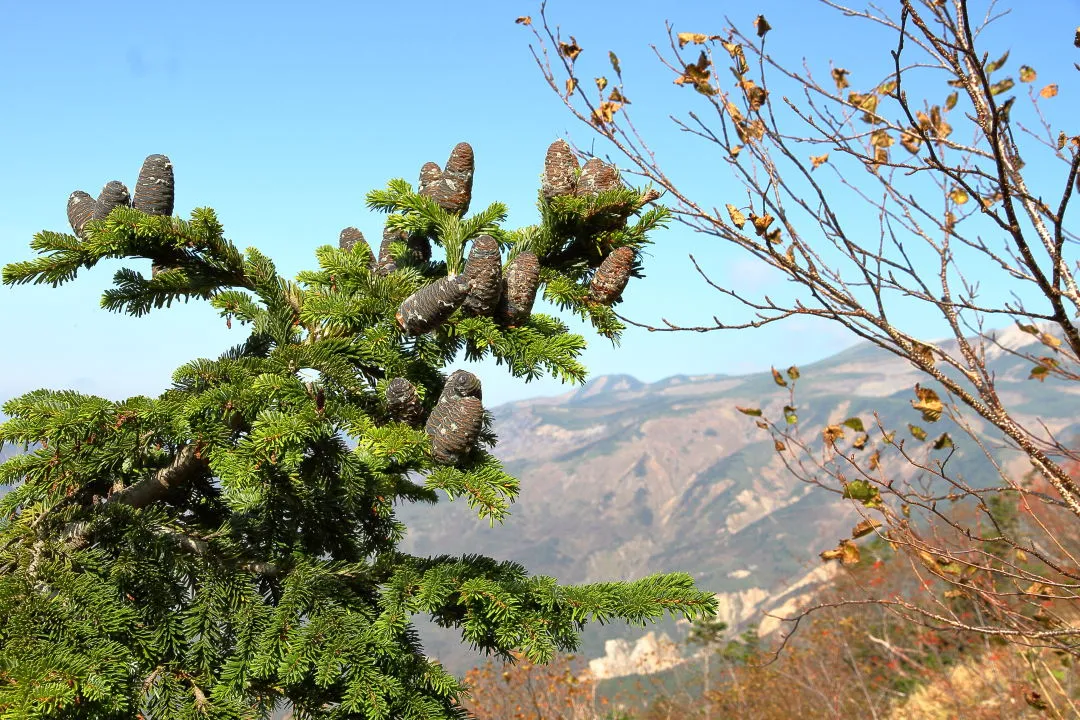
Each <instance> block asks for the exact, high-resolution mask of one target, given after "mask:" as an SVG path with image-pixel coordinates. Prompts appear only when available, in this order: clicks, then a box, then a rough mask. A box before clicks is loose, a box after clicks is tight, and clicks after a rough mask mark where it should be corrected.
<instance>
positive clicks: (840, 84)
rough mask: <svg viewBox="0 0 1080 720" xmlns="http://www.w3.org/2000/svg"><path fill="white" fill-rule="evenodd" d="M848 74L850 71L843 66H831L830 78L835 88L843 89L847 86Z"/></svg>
mask: <svg viewBox="0 0 1080 720" xmlns="http://www.w3.org/2000/svg"><path fill="white" fill-rule="evenodd" d="M850 74H851V73H850V71H848V70H845V69H844V68H833V69H832V79H833V82H835V83H836V89H837V90H843V89H844V88H846V87H847V86H848V84H849V83H848V81H847V76H848V75H850Z"/></svg>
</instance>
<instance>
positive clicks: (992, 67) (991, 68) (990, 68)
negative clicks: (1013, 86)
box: [986, 50, 1009, 75]
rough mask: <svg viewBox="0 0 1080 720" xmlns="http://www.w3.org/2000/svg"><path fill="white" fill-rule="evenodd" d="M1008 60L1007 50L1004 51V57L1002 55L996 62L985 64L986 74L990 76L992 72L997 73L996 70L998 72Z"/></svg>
mask: <svg viewBox="0 0 1080 720" xmlns="http://www.w3.org/2000/svg"><path fill="white" fill-rule="evenodd" d="M1008 59H1009V51H1008V50H1006V51H1005V54H1004V55H1002V56H1001V57H999V58H998V59H997V60H995V61H994V62H992V63H988V64H987V66H986V73H987V74H988V75H989V74H990V73H992V72H997V71H998V70H1000V69H1001V68H1002V66H1003V65H1005V62H1006V61H1007V60H1008Z"/></svg>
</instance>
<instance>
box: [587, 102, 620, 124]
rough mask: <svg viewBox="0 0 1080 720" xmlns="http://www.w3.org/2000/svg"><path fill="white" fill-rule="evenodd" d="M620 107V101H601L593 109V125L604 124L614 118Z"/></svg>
mask: <svg viewBox="0 0 1080 720" xmlns="http://www.w3.org/2000/svg"><path fill="white" fill-rule="evenodd" d="M621 107H622V103H617V102H602V103H600V107H598V108H596V109H595V110H593V114H592V121H593V124H595V125H605V124H607V123H610V122H612V121H613V120H614V119H615V113H617V112H618V111H619V108H621Z"/></svg>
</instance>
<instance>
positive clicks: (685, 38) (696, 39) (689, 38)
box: [675, 32, 717, 48]
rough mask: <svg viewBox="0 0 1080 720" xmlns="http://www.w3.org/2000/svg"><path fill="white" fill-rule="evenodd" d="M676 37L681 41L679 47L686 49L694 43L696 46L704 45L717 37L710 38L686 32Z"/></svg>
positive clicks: (702, 34) (701, 34)
mask: <svg viewBox="0 0 1080 720" xmlns="http://www.w3.org/2000/svg"><path fill="white" fill-rule="evenodd" d="M675 37H676V38H677V39H678V41H679V47H680V48H684V47H686V46H687V45H689V44H690V43H694V44H695V45H704V44H705V43H707V42H708V41H709V40H710V39H714V38H716V37H717V36H716V35H713V36H711V37H710V36H709V35H706V34H705V33H686V32H684V33H679V34H678V35H676V36H675Z"/></svg>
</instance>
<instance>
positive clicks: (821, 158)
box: [810, 153, 829, 171]
mask: <svg viewBox="0 0 1080 720" xmlns="http://www.w3.org/2000/svg"><path fill="white" fill-rule="evenodd" d="M828 161H829V153H825V154H824V155H811V156H810V170H811V171H814V170H817V169H818V168H819V167H821V166H822V165H824V164H825V163H827V162H828Z"/></svg>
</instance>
